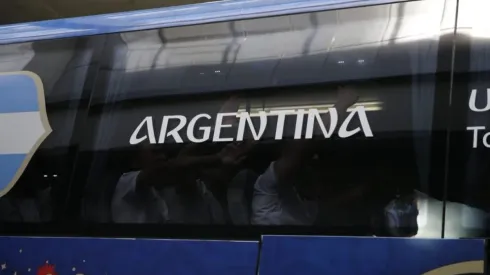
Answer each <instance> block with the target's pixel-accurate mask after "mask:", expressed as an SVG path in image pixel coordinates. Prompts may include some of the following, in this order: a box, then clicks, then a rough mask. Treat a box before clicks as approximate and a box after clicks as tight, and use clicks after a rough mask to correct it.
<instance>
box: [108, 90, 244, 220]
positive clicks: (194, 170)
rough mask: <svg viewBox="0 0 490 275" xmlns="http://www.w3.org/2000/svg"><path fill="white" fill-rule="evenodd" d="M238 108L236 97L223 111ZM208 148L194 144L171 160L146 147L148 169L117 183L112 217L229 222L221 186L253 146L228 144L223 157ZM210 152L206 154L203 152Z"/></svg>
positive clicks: (145, 164) (144, 162) (223, 149)
mask: <svg viewBox="0 0 490 275" xmlns="http://www.w3.org/2000/svg"><path fill="white" fill-rule="evenodd" d="M230 108H232V109H236V108H238V107H237V103H236V98H235V97H232V98H231V99H230V100H228V101H227V102H226V103H225V105H224V106H223V107H222V109H221V111H220V112H225V111H229V110H228V109H230ZM205 147H206V146H205V145H202V144H188V145H186V146H185V147H184V148H182V149H181V150H180V152H179V153H178V154H177V156H176V157H173V158H168V157H167V155H166V154H164V153H158V150H153V149H152V148H150V147H146V148H144V149H143V150H142V151H141V159H142V160H143V161H142V163H143V168H142V169H141V170H139V171H133V172H129V173H125V174H123V175H122V176H121V178H120V179H119V182H118V183H117V186H116V189H115V192H114V196H113V200H112V213H113V214H112V216H113V220H114V221H115V222H118V223H155V222H157V223H198V224H209V223H223V222H224V213H223V207H222V206H223V204H222V203H220V202H218V200H217V199H216V196H215V195H214V194H213V191H214V192H216V186H217V185H219V184H216V183H217V182H223V181H225V182H226V181H229V180H231V178H232V177H233V176H234V174H236V173H233V171H236V170H235V169H234V168H235V167H237V165H238V164H239V163H240V162H241V161H242V160H243V158H244V157H245V154H246V152H247V151H248V150H249V148H250V146H249V145H248V144H247V143H241V144H233V143H232V144H227V145H226V146H224V147H223V148H222V149H221V150H219V151H218V152H212V151H211V152H210V151H209V150H206V148H205ZM203 149H204V150H203Z"/></svg>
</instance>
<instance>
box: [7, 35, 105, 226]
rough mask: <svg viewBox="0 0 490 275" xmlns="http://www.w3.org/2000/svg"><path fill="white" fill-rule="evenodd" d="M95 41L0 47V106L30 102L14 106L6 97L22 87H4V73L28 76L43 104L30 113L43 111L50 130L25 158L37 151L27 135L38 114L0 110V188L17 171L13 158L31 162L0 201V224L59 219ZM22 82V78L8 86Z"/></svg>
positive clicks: (83, 107)
mask: <svg viewBox="0 0 490 275" xmlns="http://www.w3.org/2000/svg"><path fill="white" fill-rule="evenodd" d="M97 42H98V41H96V40H93V39H91V38H80V39H66V40H57V41H41V42H34V43H23V44H14V45H2V46H1V47H0V75H1V76H2V93H3V94H2V96H3V98H2V103H3V104H2V106H3V107H5V106H13V105H16V104H20V105H22V104H25V103H26V102H29V101H30V100H32V98H24V99H23V100H25V101H24V102H23V103H21V102H15V98H14V97H12V96H9V94H11V95H12V94H13V93H17V92H18V93H20V92H22V90H23V88H24V86H22V87H21V86H9V84H8V83H9V82H8V81H6V80H5V79H6V77H5V73H10V74H15V72H19V71H30V72H33V73H34V74H36V75H37V76H39V78H40V80H41V81H42V85H40V86H43V89H44V96H45V97H44V100H43V101H44V102H43V103H41V104H40V105H39V106H35V108H34V109H36V110H42V109H44V107H45V109H46V110H47V121H49V125H50V128H51V129H52V132H51V134H50V135H49V136H48V137H47V138H46V139H43V142H42V144H41V145H40V147H39V148H38V149H37V151H36V152H35V154H34V155H31V154H30V153H31V151H32V150H35V149H36V148H37V147H35V146H34V147H31V146H33V145H34V144H33V143H31V141H32V137H34V135H35V134H37V132H36V131H35V130H34V129H33V128H32V125H37V124H35V122H36V121H37V120H39V119H40V117H41V115H40V114H39V112H35V111H32V110H31V111H30V110H23V109H19V110H16V109H12V111H9V108H2V112H1V114H0V116H1V121H2V127H3V129H2V138H0V140H2V144H1V146H0V147H1V148H2V150H1V155H0V156H1V159H2V170H1V171H2V187H3V186H5V181H7V182H8V181H10V180H11V177H10V174H8V173H10V172H12V171H13V169H15V168H18V167H14V166H16V165H18V163H17V162H16V160H17V159H18V160H19V161H20V162H22V161H25V160H26V159H29V158H31V157H32V159H31V161H30V163H29V165H28V166H27V167H26V169H25V170H24V173H23V174H22V176H21V177H20V179H19V180H18V181H17V184H16V185H15V186H14V187H13V188H12V189H11V190H10V191H9V192H8V193H7V194H6V195H5V196H3V197H2V198H0V221H1V222H8V223H46V222H54V221H57V220H60V219H62V217H63V216H64V209H65V205H66V201H67V198H68V196H67V194H68V193H67V192H68V189H69V186H70V185H69V184H70V180H71V177H72V172H73V168H74V165H75V163H76V162H75V160H76V151H77V147H78V146H77V144H78V140H77V138H76V136H77V133H78V131H79V129H77V127H76V125H77V124H78V121H80V120H81V119H84V116H86V115H84V114H86V111H87V107H88V104H87V102H88V101H87V100H86V99H88V95H89V94H87V93H86V92H87V91H90V89H88V87H87V86H86V83H87V79H89V78H90V71H91V68H92V65H91V64H92V63H91V61H92V60H93V58H94V57H95V55H97V51H96V50H95V49H96V48H97ZM28 82H29V81H28V80H26V79H24V80H21V81H20V82H12V83H19V84H22V83H28ZM22 85H24V84H22ZM12 100H14V101H12ZM34 100H35V99H34ZM44 103H45V104H44ZM35 105H37V102H36V103H35ZM44 105H45V106H44ZM41 113H42V111H41ZM44 130H46V129H44ZM41 131H42V130H41ZM39 140H40V141H41V140H42V139H39ZM24 154H25V155H24ZM16 155H17V156H20V157H21V159H19V158H16V157H15V156H16ZM20 162H19V163H20ZM13 167H14V168H13Z"/></svg>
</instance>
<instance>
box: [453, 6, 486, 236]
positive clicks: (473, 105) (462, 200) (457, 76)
mask: <svg viewBox="0 0 490 275" xmlns="http://www.w3.org/2000/svg"><path fill="white" fill-rule="evenodd" d="M485 7H488V2H486V1H478V0H470V1H462V2H460V5H459V12H458V14H459V15H458V21H457V32H456V35H457V36H456V38H457V39H456V44H455V50H456V51H455V59H454V62H455V63H454V85H453V89H452V105H451V115H450V116H449V118H450V120H451V127H450V147H449V158H448V189H447V199H448V203H447V205H446V221H447V222H446V226H445V233H446V235H447V236H458V235H460V234H461V232H471V235H472V236H475V235H477V236H481V235H483V234H487V236H488V230H487V229H488V211H489V210H490V208H489V207H490V204H489V196H490V193H489V192H490V189H489V186H490V185H489V182H488V181H489V179H490V175H489V174H488V171H489V169H488V167H489V164H490V162H489V161H490V159H489V154H488V145H489V143H488V135H487V134H486V133H487V132H488V127H489V122H490V120H489V117H488V107H489V106H490V105H489V104H488V102H490V101H488V100H490V94H489V93H488V89H489V87H490V86H489V85H490V78H489V76H490V75H489V69H490V58H489V56H488V54H489V50H490V47H489V46H490V40H489V39H490V30H489V28H488V23H489V22H490V21H489V19H488V17H487V16H486V15H485V13H484V12H483V11H484V10H485Z"/></svg>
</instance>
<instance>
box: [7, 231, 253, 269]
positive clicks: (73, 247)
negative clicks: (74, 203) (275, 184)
mask: <svg viewBox="0 0 490 275" xmlns="http://www.w3.org/2000/svg"><path fill="white" fill-rule="evenodd" d="M258 249H259V246H258V243H257V242H230V241H185V240H129V239H95V238H9V237H4V238H0V264H2V268H1V270H0V274H14V272H16V274H18V275H21V274H44V275H47V274H49V269H50V266H48V265H47V264H46V263H48V264H53V265H55V267H54V268H55V272H56V273H57V274H59V275H64V274H72V275H75V274H85V275H89V274H90V275H99V274H100V275H106V274H107V275H111V274H114V275H138V274H152V275H153V274H166V275H168V274H171V275H190V274H193V275H194V274H202V275H220V274H222V275H225V274H226V275H229V274H233V275H254V274H255V273H256V264H257V257H258ZM40 268H41V269H43V268H44V269H45V271H46V270H47V272H42V270H41V273H39V271H40V270H39V269H40ZM51 274H53V275H55V274H54V273H52V272H51Z"/></svg>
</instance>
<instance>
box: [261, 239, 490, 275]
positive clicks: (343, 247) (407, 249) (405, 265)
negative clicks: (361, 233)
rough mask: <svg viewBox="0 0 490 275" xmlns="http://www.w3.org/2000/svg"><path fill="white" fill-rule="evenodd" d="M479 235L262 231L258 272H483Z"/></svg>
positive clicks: (417, 274) (374, 274)
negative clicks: (337, 234)
mask: <svg viewBox="0 0 490 275" xmlns="http://www.w3.org/2000/svg"><path fill="white" fill-rule="evenodd" d="M484 245H485V242H484V241H483V240H477V239H473V240H469V239H465V240H463V239H461V240H449V239H445V240H444V239H406V238H351V237H322V236H301V237H300V236H265V237H264V238H263V245H262V250H261V259H260V274H261V275H279V274H281V275H286V274H287V275H293V274H298V275H299V274H301V275H313V274H336V275H344V274H345V275H350V274H363V275H378V274H399V275H421V274H427V275H429V274H439V275H454V274H484V273H483V268H484V254H485V252H484Z"/></svg>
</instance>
